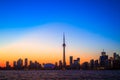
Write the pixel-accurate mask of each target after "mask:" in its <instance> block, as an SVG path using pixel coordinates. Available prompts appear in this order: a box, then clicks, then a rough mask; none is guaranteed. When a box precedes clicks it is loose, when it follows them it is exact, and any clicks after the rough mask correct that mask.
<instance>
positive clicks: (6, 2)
mask: <svg viewBox="0 0 120 80" xmlns="http://www.w3.org/2000/svg"><path fill="white" fill-rule="evenodd" d="M51 24H52V25H51ZM56 24H57V25H56ZM43 25H47V27H45V26H43ZM55 25H56V27H55ZM60 25H63V26H64V27H63V26H60ZM66 25H67V26H66ZM48 26H49V27H48ZM60 27H62V28H60ZM38 29H44V35H48V36H49V34H51V35H55V34H57V32H59V33H60V34H61V35H59V37H61V38H62V33H63V32H64V31H65V33H66V36H67V37H68V41H69V39H70V41H72V42H73V43H71V46H73V45H74V46H75V48H81V45H77V44H78V43H79V42H80V41H82V42H80V43H83V44H82V45H84V50H89V49H88V48H90V49H91V47H90V45H91V46H92V49H94V51H96V48H98V49H99V50H101V49H103V48H105V49H107V50H108V51H109V50H113V51H114V50H115V51H118V53H119V52H120V51H119V49H120V0H0V39H1V40H0V47H3V46H5V45H8V44H11V43H12V42H17V41H18V40H21V39H22V37H23V36H25V35H26V34H29V33H30V34H32V32H34V31H36V30H38ZM48 29H49V30H48ZM80 36H81V37H80ZM43 37H44V36H43ZM84 37H85V38H84ZM56 38H58V36H54V38H53V39H54V40H55V39H56ZM45 39H46V38H45ZM58 39H59V38H58ZM81 39H82V40H81ZM93 39H94V40H93ZM89 41H92V43H91V42H90V43H86V42H89ZM53 42H54V41H53ZM46 44H47V43H46ZM72 44H73V45H72ZM97 44H98V45H97ZM102 44H103V45H102ZM99 45H100V46H99ZM72 48H73V47H72ZM78 50H79V49H78Z"/></svg>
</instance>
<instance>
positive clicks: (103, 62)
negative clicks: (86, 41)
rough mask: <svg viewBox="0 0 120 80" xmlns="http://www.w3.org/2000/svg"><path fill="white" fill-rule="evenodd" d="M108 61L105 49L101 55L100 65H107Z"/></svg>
mask: <svg viewBox="0 0 120 80" xmlns="http://www.w3.org/2000/svg"><path fill="white" fill-rule="evenodd" d="M107 63H108V55H106V52H105V51H104V50H103V52H101V56H100V66H101V67H105V66H106V64H107Z"/></svg>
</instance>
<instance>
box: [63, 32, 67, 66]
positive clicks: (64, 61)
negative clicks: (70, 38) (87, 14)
mask: <svg viewBox="0 0 120 80" xmlns="http://www.w3.org/2000/svg"><path fill="white" fill-rule="evenodd" d="M65 47H66V44H65V34H63V68H65V67H66V56H65Z"/></svg>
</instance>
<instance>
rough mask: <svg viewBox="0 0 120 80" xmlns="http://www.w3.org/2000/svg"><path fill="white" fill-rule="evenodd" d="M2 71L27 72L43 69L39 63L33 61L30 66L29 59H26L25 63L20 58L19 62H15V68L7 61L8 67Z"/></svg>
mask: <svg viewBox="0 0 120 80" xmlns="http://www.w3.org/2000/svg"><path fill="white" fill-rule="evenodd" d="M2 69H7V70H11V69H14V70H21V69H24V70H27V69H41V64H39V63H38V62H37V61H35V62H33V61H31V60H30V61H29V64H28V59H27V58H25V60H24V62H23V60H22V59H21V58H20V59H18V60H17V61H13V66H11V65H10V63H9V61H6V66H5V67H4V68H2Z"/></svg>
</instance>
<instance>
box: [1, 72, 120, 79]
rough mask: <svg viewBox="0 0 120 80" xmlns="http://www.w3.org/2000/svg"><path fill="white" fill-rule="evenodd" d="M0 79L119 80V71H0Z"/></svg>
mask: <svg viewBox="0 0 120 80" xmlns="http://www.w3.org/2000/svg"><path fill="white" fill-rule="evenodd" d="M0 80H120V71H117V70H116V71H109V70H106V71H89V70H86V71H83V70H78V71H75V70H64V71H62V70H40V71H0Z"/></svg>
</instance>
